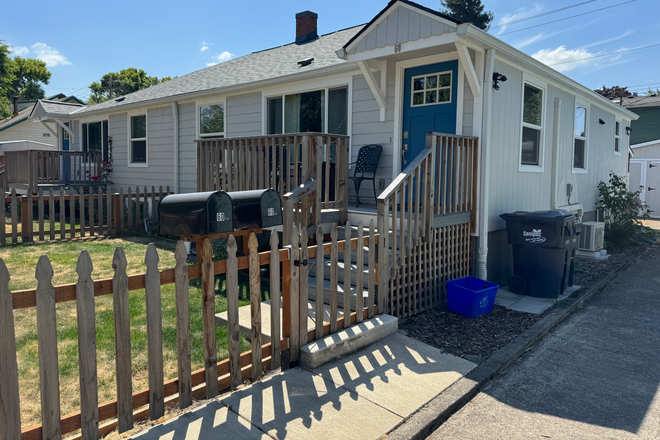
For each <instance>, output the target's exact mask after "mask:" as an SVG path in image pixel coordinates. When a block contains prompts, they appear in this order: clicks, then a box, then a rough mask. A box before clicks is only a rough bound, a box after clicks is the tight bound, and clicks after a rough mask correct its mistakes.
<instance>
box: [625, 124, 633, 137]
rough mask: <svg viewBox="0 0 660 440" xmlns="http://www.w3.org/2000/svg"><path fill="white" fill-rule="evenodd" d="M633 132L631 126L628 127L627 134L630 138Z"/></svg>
mask: <svg viewBox="0 0 660 440" xmlns="http://www.w3.org/2000/svg"><path fill="white" fill-rule="evenodd" d="M631 131H632V128H631V127H630V126H628V127H626V134H627V135H628V136H630V132H631Z"/></svg>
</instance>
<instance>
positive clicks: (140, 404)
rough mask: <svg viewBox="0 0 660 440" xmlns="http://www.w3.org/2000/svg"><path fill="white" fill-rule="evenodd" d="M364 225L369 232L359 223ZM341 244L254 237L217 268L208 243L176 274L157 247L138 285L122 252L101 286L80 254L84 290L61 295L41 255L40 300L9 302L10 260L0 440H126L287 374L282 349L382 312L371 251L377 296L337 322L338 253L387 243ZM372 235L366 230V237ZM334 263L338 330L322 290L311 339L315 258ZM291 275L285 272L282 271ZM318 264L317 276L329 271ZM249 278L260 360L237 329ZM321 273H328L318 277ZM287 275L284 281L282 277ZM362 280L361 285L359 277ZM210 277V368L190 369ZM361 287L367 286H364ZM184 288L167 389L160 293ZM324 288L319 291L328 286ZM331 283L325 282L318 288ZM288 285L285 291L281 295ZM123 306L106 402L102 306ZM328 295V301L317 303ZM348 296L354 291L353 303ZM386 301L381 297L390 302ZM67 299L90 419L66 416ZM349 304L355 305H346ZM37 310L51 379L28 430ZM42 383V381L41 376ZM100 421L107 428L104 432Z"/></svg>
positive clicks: (2, 328)
mask: <svg viewBox="0 0 660 440" xmlns="http://www.w3.org/2000/svg"><path fill="white" fill-rule="evenodd" d="M360 226H361V225H360ZM347 230H348V231H349V232H347V235H346V238H345V240H343V241H338V239H337V226H336V225H334V226H333V228H332V232H331V234H330V235H331V241H330V242H328V243H326V242H324V241H323V240H324V234H323V231H322V230H321V229H320V228H319V230H318V231H317V237H318V240H319V241H318V244H316V245H314V246H310V245H308V242H309V241H308V237H307V231H306V230H303V231H302V233H299V232H298V230H297V229H296V230H295V231H294V232H293V234H292V236H293V239H294V241H295V245H294V246H292V247H286V248H283V249H278V247H279V237H278V234H276V233H272V234H271V240H270V247H271V249H272V250H270V251H267V252H262V253H258V249H257V245H258V243H257V239H256V236H255V234H254V233H251V234H250V235H249V239H248V245H247V248H248V249H249V254H248V256H242V257H237V256H236V250H237V246H236V240H235V238H234V236H233V235H230V236H229V238H228V239H227V254H228V258H227V260H218V261H212V253H213V251H212V246H211V243H210V241H209V240H208V239H205V240H204V241H203V244H202V249H201V253H200V260H201V264H197V265H191V266H187V265H186V257H187V253H186V251H185V246H184V243H183V242H182V241H179V242H178V243H177V246H176V252H175V259H176V266H175V267H174V268H172V269H166V270H162V271H159V270H158V261H159V259H158V253H157V250H156V247H155V246H154V245H153V244H151V245H149V247H148V248H147V251H146V256H145V264H146V267H147V269H146V273H144V274H140V275H132V276H128V275H127V273H126V266H127V262H126V257H125V255H124V251H123V250H122V248H119V247H118V248H117V249H116V250H115V254H114V258H113V267H114V269H115V273H114V277H113V278H112V279H104V280H93V279H92V277H91V274H92V270H93V267H92V262H91V259H90V257H89V254H88V253H87V251H82V252H81V253H80V255H79V256H78V262H77V266H76V272H77V273H78V277H79V278H78V282H77V283H75V284H67V285H60V286H53V285H52V279H53V269H52V266H51V264H50V261H49V259H48V257H47V256H45V255H44V256H42V257H41V258H40V260H39V262H38V265H37V268H36V278H37V280H38V287H37V288H36V289H31V290H23V291H15V292H11V291H10V290H9V287H8V283H9V277H10V275H9V272H8V270H7V267H6V265H5V263H4V261H2V260H1V259H0V335H2V337H1V338H0V408H3V409H4V410H3V411H0V438H1V439H2V440H14V439H19V438H22V439H23V440H32V439H34V440H37V439H42V438H48V439H50V438H60V437H61V436H62V435H65V434H69V433H73V432H75V431H78V430H80V432H79V434H78V436H79V437H80V438H83V439H98V438H100V437H101V436H104V435H106V434H108V433H109V432H111V431H113V430H115V429H117V428H118V429H119V432H125V431H127V430H130V429H132V428H133V424H134V421H136V420H142V419H146V418H149V419H151V420H157V419H158V418H160V417H162V416H163V414H164V411H165V406H166V405H174V404H175V403H178V405H179V407H180V408H186V407H188V406H190V405H191V404H192V400H193V398H195V399H204V398H212V397H215V396H217V395H218V394H219V393H220V392H221V391H224V390H227V389H230V388H235V387H236V386H238V385H240V384H242V383H243V381H244V380H246V379H252V380H256V379H258V378H259V377H260V376H261V375H262V373H263V371H264V370H270V369H277V368H279V367H280V365H281V351H282V350H286V349H290V359H291V360H292V361H295V360H297V359H298V356H299V353H300V347H301V346H302V345H303V344H306V343H307V342H309V341H313V340H315V339H318V338H321V337H323V336H325V335H327V334H329V333H332V332H335V331H337V329H341V328H344V327H348V326H349V325H351V324H353V323H356V322H360V321H362V320H363V319H365V318H367V317H372V316H374V314H376V313H378V310H379V306H377V305H375V295H376V279H377V271H378V267H377V264H376V262H375V259H374V258H375V257H374V255H375V253H374V252H369V261H368V265H369V270H368V277H369V282H368V286H369V287H368V297H367V303H366V304H364V303H363V302H362V296H361V295H358V298H359V299H358V300H357V301H358V302H357V303H356V307H355V308H356V309H357V310H356V311H353V312H351V311H350V309H348V310H347V313H346V315H344V316H342V317H338V309H337V299H336V289H337V287H336V286H337V284H338V283H337V271H336V267H337V264H336V263H337V255H338V252H344V251H350V249H357V252H358V258H359V260H358V264H359V263H360V262H361V261H362V257H363V249H364V247H365V246H369V248H370V249H375V246H376V244H377V243H378V235H376V234H375V228H374V224H373V222H372V224H371V226H370V231H369V234H368V236H366V237H364V236H363V234H362V233H361V232H360V233H359V235H358V237H357V238H351V234H350V228H348V229H347ZM360 231H362V228H360ZM325 255H330V257H331V260H332V261H333V262H334V264H333V267H335V270H334V271H333V275H332V277H333V281H334V282H333V286H334V293H335V296H334V298H335V299H334V301H332V303H331V312H330V319H329V321H328V320H326V322H324V318H323V317H324V310H323V299H322V295H323V292H322V291H321V290H320V289H318V290H317V302H316V304H317V305H316V309H315V319H316V324H315V325H316V327H315V328H314V329H313V330H310V331H308V329H307V310H308V283H307V279H308V275H309V264H308V261H309V259H310V258H317V257H318V258H322V256H325ZM262 266H267V267H269V269H270V293H271V307H270V310H271V329H270V330H271V341H272V343H268V344H262V343H261V286H260V283H261V278H260V275H259V274H260V269H261V267H262ZM280 266H281V267H280ZM348 266H349V267H348V269H347V271H348V273H347V274H346V277H345V280H347V281H346V283H347V285H345V289H344V290H345V292H350V280H351V274H350V264H349V265H348ZM319 267H320V266H319V265H317V271H318V270H320V269H319ZM245 269H247V270H249V275H250V276H249V278H250V285H249V291H250V307H251V312H252V314H251V317H252V319H251V329H252V340H251V348H252V350H251V351H248V352H244V353H240V344H239V322H238V316H239V313H238V306H239V303H238V298H239V296H238V292H239V286H238V271H240V270H245ZM317 273H318V272H317ZM219 274H226V281H227V311H228V334H229V336H228V351H229V358H228V359H226V360H223V361H221V362H218V360H217V350H216V332H215V283H214V275H219ZM280 274H281V275H280ZM360 276H361V275H360ZM199 278H201V286H202V304H203V305H202V314H203V334H204V365H205V367H204V368H202V369H200V370H197V371H191V343H190V312H189V292H188V285H189V281H190V280H193V279H199ZM359 283H360V284H359V285H361V283H362V279H361V278H360V279H359ZM166 284H174V285H175V292H176V293H175V295H176V312H177V324H176V330H177V365H178V375H177V378H174V379H170V380H165V378H164V373H163V369H164V368H163V335H162V315H161V286H162V285H166ZM318 284H319V283H317V285H318ZM320 284H322V283H320ZM280 287H281V289H282V290H280ZM140 289H144V291H145V297H146V311H145V313H146V321H147V350H148V374H149V388H148V389H144V390H141V391H137V392H134V391H133V388H132V366H131V359H132V356H134V355H135V353H132V352H131V343H130V331H131V329H130V310H129V292H131V291H135V290H140ZM280 292H282V299H281V300H282V309H283V313H282V316H283V318H282V319H283V322H282V324H283V325H282V327H283V334H282V335H280V315H279V310H280V304H279V301H280ZM103 295H112V296H113V305H114V325H115V344H116V347H115V348H116V359H115V362H116V381H117V399H116V400H113V401H110V402H105V403H101V404H99V402H98V383H97V363H96V362H97V356H96V322H95V319H96V313H95V297H98V296H103ZM318 295H321V297H319V296H318ZM346 295H348V293H347V294H346ZM381 296H383V295H381ZM67 301H76V303H77V326H78V353H79V374H80V412H76V413H73V414H69V415H65V416H64V417H62V415H61V411H60V394H59V366H58V351H57V322H56V309H57V304H58V303H62V302H67ZM344 301H345V304H346V303H349V304H350V302H348V297H345V298H344ZM32 307H35V308H36V311H37V321H38V328H37V337H38V347H39V374H40V378H41V387H40V390H41V407H42V412H41V413H42V424H41V425H38V426H33V427H30V428H27V429H25V430H23V431H22V430H21V413H20V407H21V405H20V403H21V402H20V399H19V385H18V384H19V381H18V368H17V356H16V342H15V331H14V315H13V311H14V310H17V309H24V308H32ZM34 373H35V374H36V372H34ZM100 422H106V423H104V424H103V425H101V424H100Z"/></svg>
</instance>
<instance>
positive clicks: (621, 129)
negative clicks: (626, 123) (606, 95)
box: [613, 116, 623, 156]
mask: <svg viewBox="0 0 660 440" xmlns="http://www.w3.org/2000/svg"><path fill="white" fill-rule="evenodd" d="M617 123H618V124H619V134H616V124H617ZM622 131H623V118H620V117H619V116H616V117H615V118H614V148H613V150H614V155H615V156H621V150H622V149H623V148H622V147H623V142H622V141H623V138H622V137H621V132H622ZM617 139H619V151H616V140H617Z"/></svg>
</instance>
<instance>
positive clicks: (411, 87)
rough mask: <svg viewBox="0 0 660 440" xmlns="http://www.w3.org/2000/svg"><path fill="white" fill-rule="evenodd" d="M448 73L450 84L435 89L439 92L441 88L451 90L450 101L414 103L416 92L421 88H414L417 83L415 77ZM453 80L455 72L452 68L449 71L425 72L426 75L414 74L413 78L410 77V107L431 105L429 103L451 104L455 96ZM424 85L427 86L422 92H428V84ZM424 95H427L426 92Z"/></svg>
mask: <svg viewBox="0 0 660 440" xmlns="http://www.w3.org/2000/svg"><path fill="white" fill-rule="evenodd" d="M446 74H449V86H444V87H436V88H435V89H433V90H436V91H438V92H439V91H440V90H449V101H442V102H432V103H429V104H427V103H423V104H413V102H414V95H415V93H419V92H420V90H414V88H413V86H414V84H415V79H417V78H426V77H427V76H432V75H438V76H439V75H446ZM453 82H454V72H453V71H452V70H448V71H445V72H434V73H427V74H425V75H416V76H413V77H412V78H410V107H411V108H414V107H426V106H429V105H441V104H451V103H452V101H453V99H454V97H453V96H452V95H453V93H452V92H451V89H452V86H453ZM424 87H425V88H424V89H423V90H421V92H426V90H427V89H426V85H425V86H424ZM424 96H426V94H425V95H424Z"/></svg>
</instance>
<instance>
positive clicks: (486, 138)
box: [477, 49, 495, 280]
mask: <svg viewBox="0 0 660 440" xmlns="http://www.w3.org/2000/svg"><path fill="white" fill-rule="evenodd" d="M485 67H486V69H485V72H484V81H483V84H484V88H483V100H484V105H483V110H482V111H483V118H482V123H481V167H480V168H481V176H480V178H481V182H480V185H479V186H480V188H479V192H480V194H481V206H480V210H481V212H480V213H479V214H480V215H479V217H480V218H479V251H478V252H479V255H478V257H477V276H478V277H479V278H481V279H482V280H485V279H487V278H488V215H489V209H490V200H489V199H490V193H489V189H488V187H489V183H490V150H491V149H492V148H491V145H490V140H491V133H492V129H491V127H492V119H493V117H492V114H493V71H494V70H495V49H487V50H486V66H485Z"/></svg>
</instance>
